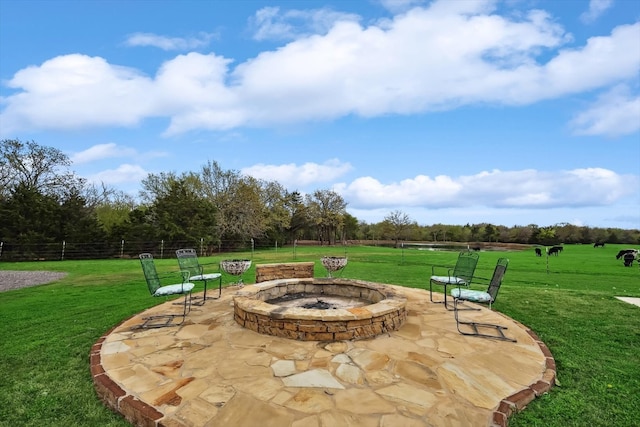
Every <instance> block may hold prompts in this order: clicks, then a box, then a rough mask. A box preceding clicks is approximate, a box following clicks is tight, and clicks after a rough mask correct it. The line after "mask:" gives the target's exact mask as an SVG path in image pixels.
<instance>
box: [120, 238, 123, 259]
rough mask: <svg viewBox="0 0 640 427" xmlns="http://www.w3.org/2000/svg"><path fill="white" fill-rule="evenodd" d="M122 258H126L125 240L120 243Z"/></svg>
mask: <svg viewBox="0 0 640 427" xmlns="http://www.w3.org/2000/svg"><path fill="white" fill-rule="evenodd" d="M120 258H124V239H122V240H121V241H120Z"/></svg>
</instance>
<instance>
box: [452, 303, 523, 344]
mask: <svg viewBox="0 0 640 427" xmlns="http://www.w3.org/2000/svg"><path fill="white" fill-rule="evenodd" d="M459 302H460V301H459V298H454V299H453V308H454V316H455V319H456V327H457V328H458V332H460V333H461V334H462V335H471V336H476V337H483V338H493V339H496V340H501V341H510V342H517V340H515V339H513V338H509V337H508V336H506V335H505V334H504V330H505V329H508V328H507V327H506V326H502V325H496V324H493V323H480V322H472V321H463V320H460V319H459V318H458V311H460V309H458V303H459ZM460 325H465V326H468V327H469V328H471V329H472V331H473V332H465V331H463V330H461V329H460ZM479 328H486V329H490V330H494V331H495V332H496V335H492V334H488V333H483V332H480V330H479Z"/></svg>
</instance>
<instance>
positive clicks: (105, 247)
mask: <svg viewBox="0 0 640 427" xmlns="http://www.w3.org/2000/svg"><path fill="white" fill-rule="evenodd" d="M296 244H297V242H296ZM304 244H306V245H309V244H317V245H319V243H317V242H314V241H305V242H304ZM283 246H285V245H283V244H282V243H278V242H275V243H274V244H267V243H259V242H256V241H254V240H249V241H225V242H220V243H219V244H217V245H213V244H208V243H206V241H205V239H201V240H199V241H168V240H160V241H141V240H124V239H123V240H120V241H116V242H71V241H62V242H50V243H38V244H34V243H11V242H5V241H0V262H2V261H5V262H9V261H12V262H13V261H56V260H59V261H63V260H85V259H111V258H122V259H128V258H136V257H137V256H138V255H139V254H141V253H144V252H148V253H151V254H152V255H153V256H154V258H159V259H162V258H174V257H175V252H176V250H178V249H182V248H194V249H196V251H198V254H199V256H212V255H216V254H220V253H233V252H247V251H254V250H261V249H274V248H275V249H278V248H282V247H283ZM288 246H290V247H293V246H294V245H292V244H290V245H288Z"/></svg>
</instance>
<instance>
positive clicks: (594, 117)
mask: <svg viewBox="0 0 640 427" xmlns="http://www.w3.org/2000/svg"><path fill="white" fill-rule="evenodd" d="M570 125H571V127H572V128H573V131H574V133H575V134H577V135H606V136H611V137H615V136H618V135H627V134H631V133H633V132H638V130H640V95H637V94H636V95H632V94H631V92H630V90H629V89H628V88H627V87H625V86H619V87H616V88H614V89H612V90H610V91H609V92H607V93H605V94H604V95H602V96H601V97H600V98H599V99H598V101H597V102H596V103H594V104H593V105H591V106H590V107H589V108H588V109H587V110H586V111H583V112H582V113H580V114H578V115H577V116H576V117H575V118H574V119H573V120H572V121H571V123H570Z"/></svg>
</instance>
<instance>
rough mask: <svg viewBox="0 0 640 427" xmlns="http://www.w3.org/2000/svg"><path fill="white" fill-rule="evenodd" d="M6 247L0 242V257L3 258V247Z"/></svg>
mask: <svg viewBox="0 0 640 427" xmlns="http://www.w3.org/2000/svg"><path fill="white" fill-rule="evenodd" d="M3 246H4V242H0V257H2V247H3Z"/></svg>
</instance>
